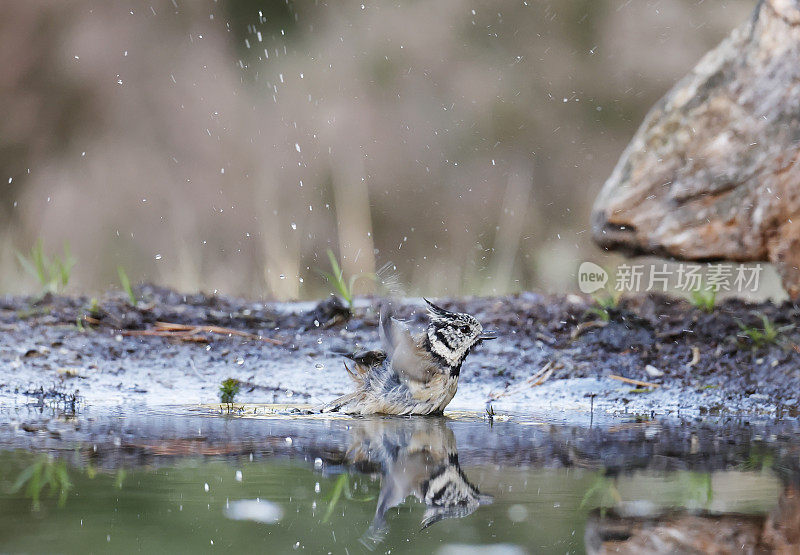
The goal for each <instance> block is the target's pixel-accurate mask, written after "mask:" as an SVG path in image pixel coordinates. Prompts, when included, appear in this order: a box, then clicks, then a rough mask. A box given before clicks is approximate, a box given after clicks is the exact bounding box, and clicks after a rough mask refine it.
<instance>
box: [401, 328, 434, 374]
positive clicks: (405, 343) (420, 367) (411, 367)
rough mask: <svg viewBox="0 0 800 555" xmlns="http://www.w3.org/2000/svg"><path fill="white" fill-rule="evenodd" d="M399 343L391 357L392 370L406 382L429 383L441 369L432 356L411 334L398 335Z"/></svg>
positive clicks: (406, 331) (405, 332) (404, 332)
mask: <svg viewBox="0 0 800 555" xmlns="http://www.w3.org/2000/svg"><path fill="white" fill-rule="evenodd" d="M395 337H396V338H397V341H396V342H395V345H394V352H393V353H392V356H391V365H392V370H394V372H395V373H396V374H397V375H398V376H399V377H400V379H402V380H405V381H409V380H410V381H417V382H422V383H427V382H428V381H429V380H430V379H431V378H433V377H434V376H435V375H436V374H438V373H439V368H438V366H437V365H436V363H435V362H434V360H433V359H432V358H431V356H430V354H429V353H428V352H427V351H426V350H425V349H424V348H423V347H422V346H420V345H419V342H418V341H415V340H414V338H413V337H412V336H411V332H409V331H408V330H403V332H402V333H396V334H395Z"/></svg>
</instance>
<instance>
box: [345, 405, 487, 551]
mask: <svg viewBox="0 0 800 555" xmlns="http://www.w3.org/2000/svg"><path fill="white" fill-rule="evenodd" d="M351 433H352V440H351V444H350V448H349V449H348V451H347V454H346V459H347V462H348V463H350V464H352V465H353V467H354V468H355V469H356V470H359V471H362V472H369V473H372V472H379V473H380V476H381V491H380V494H379V496H378V505H377V508H376V510H375V517H374V519H373V521H372V524H371V525H370V528H369V530H368V531H367V533H366V534H365V536H364V538H363V539H362V542H363V543H365V544H370V543H372V544H376V543H379V542H380V541H382V540H383V538H384V537H385V535H386V533H387V532H388V529H389V528H388V524H387V522H386V513H387V511H388V510H389V509H391V508H392V507H396V506H397V505H399V504H401V503H403V502H404V501H405V500H406V499H407V498H408V497H409V496H412V495H413V496H414V497H415V498H417V499H418V500H419V501H421V502H422V503H424V504H425V514H424V516H423V518H422V523H421V525H422V528H423V529H424V528H427V527H428V526H430V525H432V524H434V523H436V522H439V521H440V520H444V519H447V518H463V517H466V516H468V515H470V514H472V513H473V512H475V510H476V509H477V508H478V507H479V506H480V505H484V504H488V503H491V502H492V497H491V496H489V495H484V494H482V493H480V492H479V491H478V488H476V487H475V486H474V485H473V484H471V483H470V481H469V479H468V478H467V476H466V475H465V474H464V472H463V471H462V470H461V467H460V466H459V463H458V450H457V448H456V439H455V436H454V435H453V431H452V430H451V429H450V428H449V427H448V426H447V419H446V418H443V417H425V418H419V417H412V418H403V417H384V418H370V419H365V420H360V421H358V422H357V423H355V424H354V425H353V427H352V428H351Z"/></svg>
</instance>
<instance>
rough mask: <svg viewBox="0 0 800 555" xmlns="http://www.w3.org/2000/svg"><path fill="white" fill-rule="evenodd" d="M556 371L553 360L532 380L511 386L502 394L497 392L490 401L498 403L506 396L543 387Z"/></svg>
mask: <svg viewBox="0 0 800 555" xmlns="http://www.w3.org/2000/svg"><path fill="white" fill-rule="evenodd" d="M554 370H555V368H553V361H552V360H551V361H550V362H548V363H547V364H545V365H544V366H543V367H542V369H541V370H539V371H538V372H536V373H535V374H534V375H533V376H531V377H530V378H528V379H527V380H525V381H524V382H523V383H521V384H516V385H514V386H509V387H507V388H506V389H504V390H503V391H500V392H497V393H490V394H489V401H496V400H497V399H500V398H501V397H505V396H506V395H511V394H513V393H517V392H519V391H522V390H523V389H526V388H528V387H536V386H537V385H542V384H543V383H544V382H546V381H547V380H548V378H550V376H552V375H553V371H554Z"/></svg>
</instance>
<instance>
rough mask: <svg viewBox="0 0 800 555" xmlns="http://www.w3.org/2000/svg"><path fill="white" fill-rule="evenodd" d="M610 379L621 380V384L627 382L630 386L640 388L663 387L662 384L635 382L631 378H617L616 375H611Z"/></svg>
mask: <svg viewBox="0 0 800 555" xmlns="http://www.w3.org/2000/svg"><path fill="white" fill-rule="evenodd" d="M608 377H609V378H611V379H612V380H619V381H621V382H625V383H629V384H633V385H638V386H641V387H653V388H656V387H661V384H657V383H652V382H643V381H642V380H634V379H631V378H625V377H623V376H617V375H616V374H610V375H609V376H608Z"/></svg>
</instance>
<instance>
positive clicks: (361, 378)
mask: <svg viewBox="0 0 800 555" xmlns="http://www.w3.org/2000/svg"><path fill="white" fill-rule="evenodd" d="M344 369H345V370H347V374H348V375H349V376H350V379H352V380H353V381H354V382H356V390H355V391H354V392H352V393H348V394H347V395H342V396H341V397H339V398H338V399H334V400H333V401H331V402H330V403H325V404H324V405H323V406H322V407H321V408H320V412H337V411H338V410H339V409H341V408H342V407H343V406H344V405H346V404H347V403H349V402H350V401H354V400H355V399H357V398H358V396H359V395H361V386H363V385H364V382H365V381H366V379H367V373H368V372H369V369H368V368H365V367H364V366H362V365H361V364H358V363H356V364H354V365H353V368H352V369H350V367H348V366H347V363H346V362H345V363H344Z"/></svg>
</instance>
